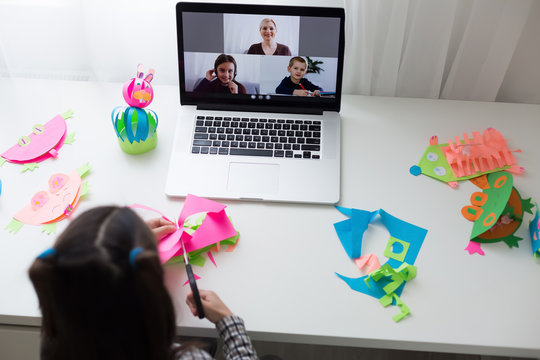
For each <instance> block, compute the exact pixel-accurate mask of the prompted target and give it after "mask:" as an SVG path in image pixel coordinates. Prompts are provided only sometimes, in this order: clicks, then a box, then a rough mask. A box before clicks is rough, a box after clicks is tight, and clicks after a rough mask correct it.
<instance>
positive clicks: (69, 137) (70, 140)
mask: <svg viewBox="0 0 540 360" xmlns="http://www.w3.org/2000/svg"><path fill="white" fill-rule="evenodd" d="M75 134H76V133H75V132H72V133H71V134H67V135H66V138H65V139H64V144H68V145H73V143H74V142H75Z"/></svg>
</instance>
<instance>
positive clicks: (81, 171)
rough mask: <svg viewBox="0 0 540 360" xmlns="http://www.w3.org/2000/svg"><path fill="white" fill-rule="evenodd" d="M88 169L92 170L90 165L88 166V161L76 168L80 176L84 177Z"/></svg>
mask: <svg viewBox="0 0 540 360" xmlns="http://www.w3.org/2000/svg"><path fill="white" fill-rule="evenodd" d="M90 170H92V167H91V166H90V164H89V163H86V164H84V165H83V166H81V167H80V168H78V169H77V172H78V173H79V176H80V177H85V176H86V175H87V174H88V173H89V172H90Z"/></svg>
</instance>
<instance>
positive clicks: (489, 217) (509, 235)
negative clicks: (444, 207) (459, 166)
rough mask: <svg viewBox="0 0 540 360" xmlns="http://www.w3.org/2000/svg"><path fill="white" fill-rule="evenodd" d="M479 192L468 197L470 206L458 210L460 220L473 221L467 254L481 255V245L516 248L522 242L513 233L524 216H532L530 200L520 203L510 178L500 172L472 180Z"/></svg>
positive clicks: (510, 176) (520, 200) (508, 174)
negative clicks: (499, 244)
mask: <svg viewBox="0 0 540 360" xmlns="http://www.w3.org/2000/svg"><path fill="white" fill-rule="evenodd" d="M471 182H473V183H474V184H475V185H476V186H478V187H479V188H480V189H482V192H474V193H473V194H472V195H471V205H467V206H464V207H463V208H462V209H461V213H462V214H463V216H464V217H465V218H466V219H467V220H469V221H473V222H474V225H473V230H472V233H471V237H470V242H469V245H468V246H467V247H466V248H465V250H467V251H468V252H469V254H471V255H472V254H474V253H478V254H480V255H484V251H483V250H482V248H481V244H482V243H495V242H499V241H503V242H505V243H506V244H507V245H508V246H509V247H510V248H512V247H519V245H518V241H520V240H522V238H520V237H518V236H515V235H514V234H515V232H516V231H517V229H518V228H519V227H520V225H521V223H522V222H523V215H524V213H525V212H528V213H529V214H532V210H531V209H532V207H533V205H532V204H531V199H530V198H529V199H522V198H521V195H520V194H519V192H518V191H517V189H516V188H515V187H514V186H513V177H512V174H510V173H508V172H506V171H501V172H497V173H491V174H487V175H483V176H481V177H478V178H476V179H471Z"/></svg>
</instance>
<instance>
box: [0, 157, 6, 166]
mask: <svg viewBox="0 0 540 360" xmlns="http://www.w3.org/2000/svg"><path fill="white" fill-rule="evenodd" d="M5 163H6V159H4V158H0V167H1V166H2V165H4V164H5Z"/></svg>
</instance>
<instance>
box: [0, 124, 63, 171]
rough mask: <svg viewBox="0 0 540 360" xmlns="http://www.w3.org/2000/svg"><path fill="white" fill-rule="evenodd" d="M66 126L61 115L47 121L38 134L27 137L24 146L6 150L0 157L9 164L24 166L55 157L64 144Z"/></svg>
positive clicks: (18, 145)
mask: <svg viewBox="0 0 540 360" xmlns="http://www.w3.org/2000/svg"><path fill="white" fill-rule="evenodd" d="M66 130H67V125H66V121H65V120H64V118H63V117H62V116H61V115H56V116H55V117H54V118H52V119H51V120H49V121H48V122H47V123H46V124H45V125H43V128H42V129H40V130H39V132H37V131H36V132H32V133H30V134H29V135H28V138H29V140H30V141H29V142H28V141H25V143H26V144H25V145H24V146H21V145H20V144H19V143H17V144H15V145H13V146H12V147H11V148H9V149H8V150H6V151H5V152H4V153H3V154H2V155H1V156H2V157H3V158H4V159H6V160H7V161H9V162H13V163H19V164H24V163H28V162H40V161H43V160H45V159H48V158H50V157H57V156H58V150H60V148H61V147H62V145H63V144H64V141H65V138H66Z"/></svg>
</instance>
